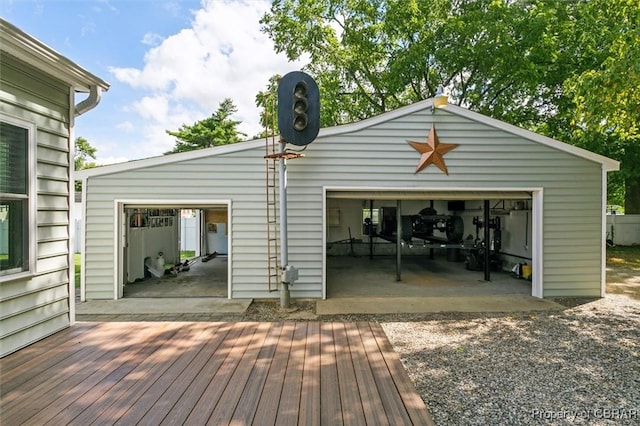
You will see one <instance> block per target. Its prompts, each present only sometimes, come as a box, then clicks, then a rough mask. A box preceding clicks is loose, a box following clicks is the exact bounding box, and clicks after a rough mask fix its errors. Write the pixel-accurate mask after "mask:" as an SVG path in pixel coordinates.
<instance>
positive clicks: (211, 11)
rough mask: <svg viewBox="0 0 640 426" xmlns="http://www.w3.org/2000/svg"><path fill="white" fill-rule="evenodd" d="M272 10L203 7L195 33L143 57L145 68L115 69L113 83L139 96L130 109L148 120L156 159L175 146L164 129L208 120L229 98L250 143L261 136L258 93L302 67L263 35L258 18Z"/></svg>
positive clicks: (259, 4) (148, 143)
mask: <svg viewBox="0 0 640 426" xmlns="http://www.w3.org/2000/svg"><path fill="white" fill-rule="evenodd" d="M269 7H270V3H269V2H268V1H264V0H261V1H257V0H255V1H234V2H227V1H217V0H209V1H205V2H203V4H202V8H201V9H199V10H197V11H195V12H193V19H192V22H191V27H190V28H184V29H182V30H181V31H179V32H177V33H176V34H173V35H171V36H168V37H166V38H164V39H163V40H162V41H161V42H160V44H158V45H157V46H154V47H152V48H150V49H149V50H148V51H147V52H146V54H145V57H144V66H143V67H142V68H141V69H138V68H111V69H110V72H111V73H112V74H113V76H114V77H115V78H116V80H118V81H119V82H122V83H125V84H127V85H129V86H130V87H132V88H133V89H136V90H137V91H139V92H140V97H139V99H138V100H137V101H135V102H134V103H133V104H131V106H130V110H131V111H134V112H135V113H137V114H138V115H139V116H140V117H141V118H143V119H145V120H146V121H145V123H144V124H145V125H144V128H145V141H144V143H143V145H144V146H145V147H147V148H145V150H146V149H148V150H149V152H150V153H151V152H152V151H153V150H154V149H155V154H156V155H157V154H161V153H162V152H164V151H166V150H168V149H170V148H171V147H172V146H173V144H174V141H173V140H172V138H170V137H169V139H168V142H167V135H166V134H165V132H164V130H165V129H177V128H179V127H180V125H182V124H185V123H187V124H191V123H192V122H194V121H196V120H200V119H202V118H204V117H206V116H208V115H210V114H211V113H213V112H214V111H215V110H216V109H217V108H218V105H219V103H220V102H221V101H222V100H223V99H225V98H231V99H232V100H233V102H234V104H235V105H236V106H237V107H238V113H237V114H236V115H235V117H234V118H235V119H237V120H239V121H242V124H241V125H240V130H241V131H243V132H245V133H247V135H248V136H249V137H251V136H253V135H255V134H256V133H258V132H259V131H260V125H259V111H258V109H257V108H256V106H255V96H256V94H257V93H258V92H259V91H260V90H264V89H265V88H266V85H267V83H268V80H269V78H270V77H271V76H272V75H273V74H285V73H286V72H288V71H291V70H295V69H300V68H301V66H302V64H299V63H298V64H292V63H289V62H288V61H287V58H286V56H284V55H283V54H281V55H277V54H276V53H275V52H274V49H273V43H272V42H271V40H269V38H268V37H267V36H266V35H265V34H262V33H261V32H260V24H259V20H260V18H261V17H262V15H263V14H264V13H265V12H266V11H267V10H268V9H269ZM146 38H147V37H146V36H145V39H146ZM149 40H151V38H150V39H149ZM134 93H135V92H134ZM167 144H168V146H166V145H167ZM154 147H155V148H154Z"/></svg>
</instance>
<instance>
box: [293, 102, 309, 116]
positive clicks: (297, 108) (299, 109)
mask: <svg viewBox="0 0 640 426" xmlns="http://www.w3.org/2000/svg"><path fill="white" fill-rule="evenodd" d="M307 106H308V103H307V100H306V99H304V98H303V99H298V100H296V103H295V104H294V105H293V111H294V112H295V113H296V114H304V113H305V112H306V111H307Z"/></svg>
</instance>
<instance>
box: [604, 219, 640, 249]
mask: <svg viewBox="0 0 640 426" xmlns="http://www.w3.org/2000/svg"><path fill="white" fill-rule="evenodd" d="M607 239H610V240H613V243H614V244H615V245H618V246H630V245H633V244H640V214H625V215H618V214H612V215H607Z"/></svg>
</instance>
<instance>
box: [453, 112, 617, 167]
mask: <svg viewBox="0 0 640 426" xmlns="http://www.w3.org/2000/svg"><path fill="white" fill-rule="evenodd" d="M446 110H449V111H451V112H452V113H454V114H456V115H460V116H462V117H465V118H468V119H470V120H473V121H477V122H480V123H484V124H487V125H489V126H491V127H495V128H497V129H500V130H504V131H505V132H508V133H511V134H514V135H516V136H520V137H522V138H524V139H528V140H531V141H534V142H538V143H540V144H542V145H546V146H549V147H552V148H555V149H557V150H560V151H564V152H566V153H569V154H572V155H575V156H577V157H581V158H584V159H587V160H591V161H593V162H596V163H600V164H602V168H603V169H604V170H605V171H607V172H613V171H617V170H620V162H619V161H616V160H613V159H611V158H609V157H605V156H604V155H600V154H596V153H594V152H591V151H587V150H586V149H583V148H579V147H577V146H575V145H571V144H568V143H566V142H562V141H559V140H556V139H552V138H550V137H547V136H543V135H540V134H538V133H535V132H532V131H530V130H526V129H523V128H521V127H518V126H514V125H513V124H509V123H506V122H504V121H500V120H497V119H495V118H491V117H489V116H486V115H483V114H480V113H477V112H474V111H471V110H468V109H466V108H462V107H459V106H456V105H448V106H447V108H446Z"/></svg>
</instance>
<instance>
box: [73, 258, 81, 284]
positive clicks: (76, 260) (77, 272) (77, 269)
mask: <svg viewBox="0 0 640 426" xmlns="http://www.w3.org/2000/svg"><path fill="white" fill-rule="evenodd" d="M73 263H74V265H75V278H76V288H80V253H75V254H74V255H73Z"/></svg>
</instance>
